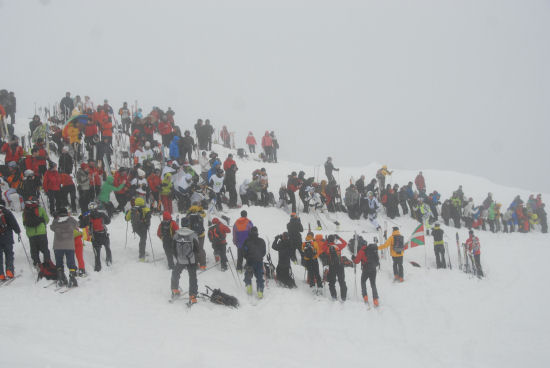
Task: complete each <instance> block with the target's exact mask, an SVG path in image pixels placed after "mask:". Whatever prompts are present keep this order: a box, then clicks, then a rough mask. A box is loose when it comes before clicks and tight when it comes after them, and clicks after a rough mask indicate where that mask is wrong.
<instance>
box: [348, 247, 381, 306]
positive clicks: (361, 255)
mask: <svg viewBox="0 0 550 368" xmlns="http://www.w3.org/2000/svg"><path fill="white" fill-rule="evenodd" d="M358 242H359V251H358V252H357V256H352V257H351V258H352V259H353V262H354V263H355V264H357V263H359V262H361V292H362V295H363V300H364V301H365V303H367V304H368V302H369V297H368V294H367V280H370V286H371V288H372V297H373V301H374V306H376V307H378V290H377V288H376V267H378V265H379V264H380V261H379V259H378V247H377V246H376V244H369V245H367V242H366V241H365V240H364V239H363V238H362V237H359V238H358Z"/></svg>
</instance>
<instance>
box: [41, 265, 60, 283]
mask: <svg viewBox="0 0 550 368" xmlns="http://www.w3.org/2000/svg"><path fill="white" fill-rule="evenodd" d="M39 267H40V271H38V280H40V279H41V278H45V279H46V280H57V269H56V268H55V265H54V264H53V263H52V261H49V262H44V263H40V264H39Z"/></svg>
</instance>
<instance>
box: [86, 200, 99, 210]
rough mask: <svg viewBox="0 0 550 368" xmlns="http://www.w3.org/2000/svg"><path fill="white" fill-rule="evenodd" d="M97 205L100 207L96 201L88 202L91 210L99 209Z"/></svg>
mask: <svg viewBox="0 0 550 368" xmlns="http://www.w3.org/2000/svg"><path fill="white" fill-rule="evenodd" d="M97 207H98V206H97V203H96V202H90V203H89V204H88V209H89V210H90V211H93V210H95V209H97Z"/></svg>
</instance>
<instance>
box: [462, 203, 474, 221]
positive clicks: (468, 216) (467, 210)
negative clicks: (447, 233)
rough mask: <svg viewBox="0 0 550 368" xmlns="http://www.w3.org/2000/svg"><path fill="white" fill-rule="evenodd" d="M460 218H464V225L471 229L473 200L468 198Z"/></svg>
mask: <svg viewBox="0 0 550 368" xmlns="http://www.w3.org/2000/svg"><path fill="white" fill-rule="evenodd" d="M462 217H463V218H464V225H465V226H466V227H467V228H471V227H472V223H473V222H474V200H473V198H469V199H468V202H466V204H465V205H464V209H463V210H462Z"/></svg>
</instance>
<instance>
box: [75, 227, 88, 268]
mask: <svg viewBox="0 0 550 368" xmlns="http://www.w3.org/2000/svg"><path fill="white" fill-rule="evenodd" d="M73 236H74V254H75V256H76V261H77V263H78V271H77V275H78V276H80V277H85V276H86V264H85V263H84V241H83V233H82V231H80V230H74V231H73Z"/></svg>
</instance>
